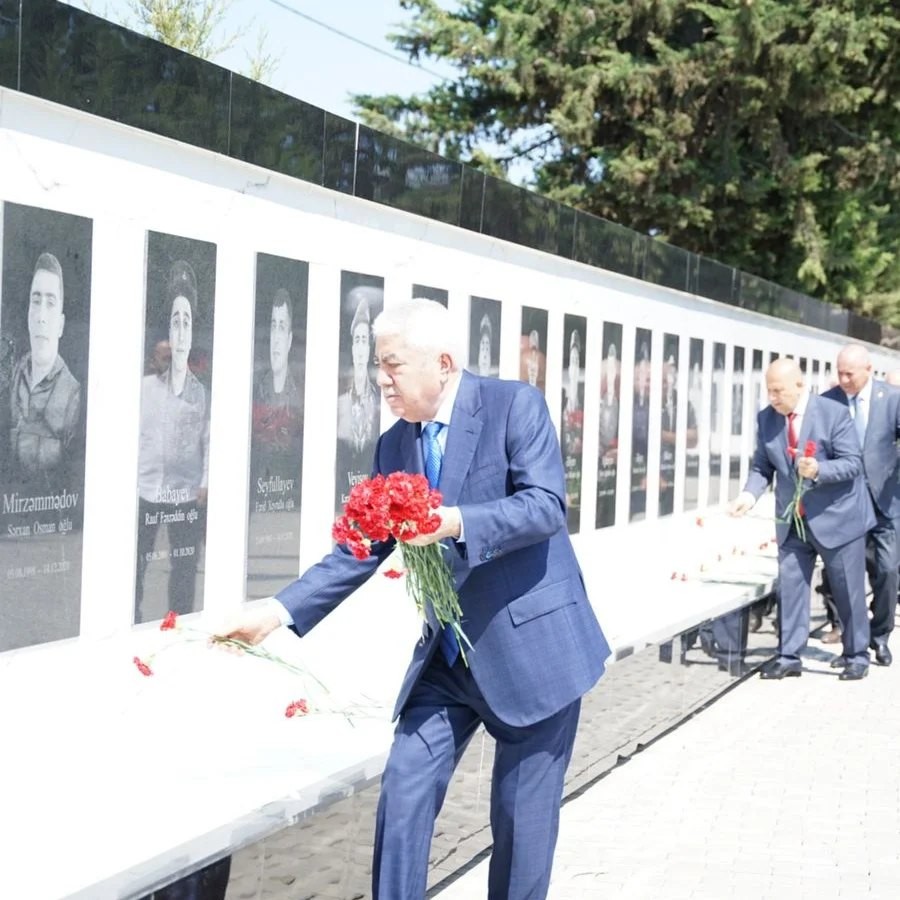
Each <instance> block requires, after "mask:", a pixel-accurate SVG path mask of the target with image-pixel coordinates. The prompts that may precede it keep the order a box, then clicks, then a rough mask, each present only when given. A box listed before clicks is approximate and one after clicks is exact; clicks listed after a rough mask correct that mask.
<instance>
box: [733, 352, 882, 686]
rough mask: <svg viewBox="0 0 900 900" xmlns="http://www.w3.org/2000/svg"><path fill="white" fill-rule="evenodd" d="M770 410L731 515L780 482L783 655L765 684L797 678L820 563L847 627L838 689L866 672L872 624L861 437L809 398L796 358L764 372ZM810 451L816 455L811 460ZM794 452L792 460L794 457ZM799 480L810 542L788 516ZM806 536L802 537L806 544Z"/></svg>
mask: <svg viewBox="0 0 900 900" xmlns="http://www.w3.org/2000/svg"><path fill="white" fill-rule="evenodd" d="M766 389H767V390H768V395H769V404H770V405H769V406H767V407H766V408H765V409H763V410H762V411H761V412H760V413H759V415H758V417H757V443H756V452H755V453H754V455H753V462H752V464H751V466H750V474H749V476H748V477H747V483H746V484H745V485H744V490H743V491H742V492H741V493H740V494H739V495H738V497H737V498H736V499H735V500H734V501H733V502H732V504H731V506H730V508H729V512H731V514H732V515H736V516H741V515H744V513H746V512H747V511H748V510H750V509H751V508H752V507H753V505H754V504H755V503H756V501H757V499H759V497H760V495H761V494H762V493H763V491H764V490H765V489H766V488H767V487H768V486H769V485H770V484H771V483H772V479H773V478H774V480H775V509H776V516H777V517H778V518H777V525H776V529H775V533H776V537H777V540H778V580H779V589H780V591H779V593H780V601H779V608H778V616H779V626H780V629H779V645H778V657H777V659H775V660H772V661H771V662H770V663H769V664H768V665H767V666H766V667H764V668H763V670H762V672H761V673H760V675H761V677H762V678H785V677H787V676H796V675H800V673H801V671H802V666H801V662H800V651H801V650H803V648H804V647H805V646H806V642H807V640H808V638H809V600H810V585H811V581H812V573H813V568H814V567H815V563H816V557H817V556H821V557H822V562H823V563H824V565H825V569H826V570H827V572H828V574H829V577H830V579H831V585H832V591H833V595H834V602H835V605H836V606H837V610H838V615H839V616H840V619H841V623H842V624H843V626H844V628H843V635H842V638H843V654H842V656H841V657H840V658H839V659H838V660H835V662H837V663H839V664H840V666H842V667H843V671H842V672H841V675H840V677H841V680H842V681H855V680H858V679H860V678H864V677H865V676H866V675H867V674H868V672H869V653H868V643H869V623H868V617H867V615H866V603H865V535H866V532H867V531H868V530H869V529H870V528H871V527H872V526H873V525H874V524H875V515H874V513H873V512H872V503H871V501H870V500H869V493H868V491H867V490H866V487H865V483H864V481H863V479H862V477H861V476H862V459H861V456H860V447H859V439H858V438H857V436H856V430H855V429H854V427H853V422H852V421H851V420H850V416H849V414H848V412H847V410H846V409H845V408H844V407H842V406H840V405H838V404H837V403H834V402H833V401H831V400H825V399H823V398H821V397H818V396H816V395H815V394H811V393H810V392H809V390H808V389H807V388H806V387H805V385H804V382H803V373H802V372H801V371H800V367H799V366H798V365H797V363H796V362H795V361H794V360H792V359H784V358H782V359H777V360H775V361H774V362H773V363H772V364H771V365H770V366H769V368H768V369H767V370H766ZM807 443H809V444H810V448H811V449H813V450H814V453H813V454H811V455H809V456H807V455H806V454H805V452H804V451H805V449H806V446H807ZM791 451H793V452H791ZM798 478H799V479H802V484H803V486H804V488H805V492H804V494H803V496H802V510H801V512H802V520H803V530H804V532H805V534H804V535H801V534H798V531H797V526H796V525H795V523H794V520H793V516H790V515H788V516H786V515H785V513H786V510H787V508H788V506H789V504H790V502H791V500H792V499H793V498H794V492H795V486H796V484H797V479H798ZM804 537H805V539H804Z"/></svg>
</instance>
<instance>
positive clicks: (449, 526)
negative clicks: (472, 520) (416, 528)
mask: <svg viewBox="0 0 900 900" xmlns="http://www.w3.org/2000/svg"><path fill="white" fill-rule="evenodd" d="M435 513H436V514H437V515H439V516H440V517H441V524H440V527H439V528H438V530H437V531H435V532H434V533H433V534H420V535H419V536H418V537H414V538H413V539H412V540H411V541H407V542H406V543H408V544H412V545H413V546H414V547H425V546H427V545H428V544H434V543H436V542H437V541H441V540H443V539H444V538H453V539H454V540H456V538H458V537H459V535H460V522H461V519H460V515H459V507H457V506H439V507H438V508H437V509H436V510H435Z"/></svg>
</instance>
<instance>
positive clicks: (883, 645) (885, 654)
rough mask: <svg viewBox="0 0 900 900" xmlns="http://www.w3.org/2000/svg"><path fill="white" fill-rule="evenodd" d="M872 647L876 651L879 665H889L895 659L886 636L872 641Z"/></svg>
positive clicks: (876, 660)
mask: <svg viewBox="0 0 900 900" xmlns="http://www.w3.org/2000/svg"><path fill="white" fill-rule="evenodd" d="M872 649H873V650H874V651H875V662H877V663H878V665H879V666H889V665H890V664H891V663H892V662H893V661H894V656H893V654H892V653H891V651H890V649H889V648H888V645H887V639H886V638H881V639H879V638H875V640H874V641H872Z"/></svg>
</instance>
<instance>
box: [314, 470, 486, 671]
mask: <svg viewBox="0 0 900 900" xmlns="http://www.w3.org/2000/svg"><path fill="white" fill-rule="evenodd" d="M441 500H442V497H441V493H440V491H436V490H433V489H432V488H430V487H429V486H428V479H427V478H425V476H424V475H417V474H410V473H408V472H392V473H391V474H390V475H388V476H387V477H385V476H384V475H376V476H375V477H374V478H366V479H363V480H362V481H361V482H359V483H358V484H356V485H354V486H353V488H352V489H351V491H350V497H349V498H348V500H347V502H346V504H345V505H344V513H343V515H341V516H338V518H337V519H336V520H335V523H334V526H333V527H332V530H331V534H332V537H333V538H334V539H335V541H337V542H338V543H339V544H345V545H346V547H347V549H348V550H349V551H350V552H351V553H352V554H353V555H354V556H355V557H356V558H357V559H366V557H368V556H369V554H370V553H371V550H372V545H373V544H375V543H382V542H384V541H387V540H390V539H391V538H393V539H395V540H396V541H397V542H398V545H399V547H400V552H401V555H402V556H403V565H404V569H403V570H400V569H389V570H388V571H386V572H385V573H384V574H385V575H386V576H387V577H388V578H400V577H401V576H402V575H406V591H407V593H408V594H409V595H410V596H411V597H412V598H413V601H414V602H415V604H416V608H417V609H418V611H419V614H420V615H421V616H422V617H423V618H427V614H426V613H427V608H428V607H430V608H431V609H432V610H433V612H434V615H435V618H436V619H437V621H438V624H439V625H440V626H441V627H442V628H444V627H448V628H451V629H452V630H453V633H454V634H455V635H456V639H457V643H458V644H459V649H460V655H461V656H462V659H463V662H464V663H465V664H466V665H468V664H469V661H468V659H467V658H466V653H465V649H464V647H465V646H468V647H469V648H471V646H472V644H471V643H470V641H469V639H468V638H467V637H466V635H465V632H464V631H463V629H462V609H461V608H460V605H459V598H458V597H457V595H456V590H455V589H454V587H453V575H452V573H451V571H450V566H449V565H448V563H447V560H446V559H445V558H444V556H443V553H444V550H445V548H444V547H442V546H441V544H440V543H438V542H435V543H433V544H427V545H426V546H424V547H420V546H417V545H414V544H410V543H409V541H410V540H411V539H412V538H415V537H418V536H419V535H426V534H434V532H435V531H437V530H438V528H439V527H440V524H441V519H440V516H438V515H437V514H436V513H435V512H434V510H436V509H437V508H438V507H439V506H440V505H441Z"/></svg>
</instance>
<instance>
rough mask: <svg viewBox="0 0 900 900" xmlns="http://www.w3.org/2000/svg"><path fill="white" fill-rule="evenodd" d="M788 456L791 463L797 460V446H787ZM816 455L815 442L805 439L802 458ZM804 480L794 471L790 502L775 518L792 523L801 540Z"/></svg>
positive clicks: (803, 525)
mask: <svg viewBox="0 0 900 900" xmlns="http://www.w3.org/2000/svg"><path fill="white" fill-rule="evenodd" d="M787 452H788V456H789V457H790V460H791V465H794V464H796V461H797V448H796V447H788V451H787ZM815 455H816V442H815V441H807V442H806V446H805V447H804V448H803V458H804V459H811V458H812V457H814V456H815ZM804 480H805V479H803V478H801V477H800V476H799V475H797V474H796V473H795V474H794V496H793V497H791V500H790V502H789V503H788V505H787V506H786V507H785V508H784V512H783V513H782V515H781V517H780V518H778V519H777V521H779V522H788V523H793V525H794V530H795V531H796V532H797V536H798V537H799V538H800V540H801V541H805V540H806V523H805V522H804V521H803V516H804V515H805V512H804V509H803V495H804V494H805V493H806V487H805V486H804Z"/></svg>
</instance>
